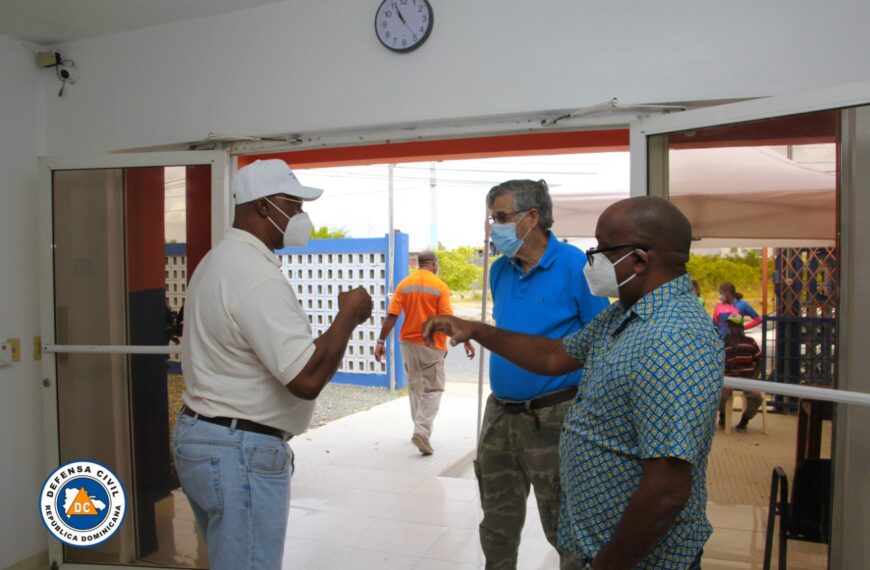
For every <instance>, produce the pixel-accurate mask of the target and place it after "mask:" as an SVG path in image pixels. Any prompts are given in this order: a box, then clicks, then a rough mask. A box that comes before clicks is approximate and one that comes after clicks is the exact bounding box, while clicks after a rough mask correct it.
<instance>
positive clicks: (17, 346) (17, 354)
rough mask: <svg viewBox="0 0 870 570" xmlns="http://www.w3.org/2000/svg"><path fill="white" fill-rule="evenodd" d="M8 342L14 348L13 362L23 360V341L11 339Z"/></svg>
mask: <svg viewBox="0 0 870 570" xmlns="http://www.w3.org/2000/svg"><path fill="white" fill-rule="evenodd" d="M7 342H8V343H9V346H11V347H12V362H19V361H20V360H21V339H19V338H10V339H7Z"/></svg>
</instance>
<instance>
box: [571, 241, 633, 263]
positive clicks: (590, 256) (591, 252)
mask: <svg viewBox="0 0 870 570" xmlns="http://www.w3.org/2000/svg"><path fill="white" fill-rule="evenodd" d="M625 247H630V248H632V249H639V250H641V251H649V248H648V247H647V246H645V245H637V244H636V243H624V244H621V245H611V246H608V247H590V248H589V249H587V250H586V263H588V264H589V265H592V263H593V260H594V259H595V254H596V253H606V252H608V251H616V250H617V249H622V248H625Z"/></svg>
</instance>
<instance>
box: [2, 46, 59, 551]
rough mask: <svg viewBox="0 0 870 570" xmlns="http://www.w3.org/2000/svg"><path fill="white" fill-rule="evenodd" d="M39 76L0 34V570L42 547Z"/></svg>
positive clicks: (20, 49)
mask: <svg viewBox="0 0 870 570" xmlns="http://www.w3.org/2000/svg"><path fill="white" fill-rule="evenodd" d="M42 92H43V86H42V77H41V76H40V72H39V70H38V69H37V68H36V66H35V64H34V60H33V54H32V53H30V52H29V51H27V50H26V49H24V47H22V46H21V44H20V42H18V41H17V40H14V39H12V38H9V37H7V36H3V35H0V337H2V338H9V337H18V338H20V339H21V348H22V357H21V361H20V362H17V363H15V364H13V365H11V366H9V367H3V368H0V465H2V468H0V489H3V500H2V506H0V568H5V567H6V566H9V565H11V564H13V563H15V562H19V561H21V560H25V559H29V558H31V557H32V556H34V555H36V554H38V553H39V552H40V551H43V550H45V549H46V546H47V544H48V542H47V535H46V532H45V530H44V528H43V525H42V522H41V521H40V520H39V511H38V509H37V508H36V497H37V496H38V494H39V488H40V486H41V485H42V481H43V479H44V478H45V475H46V473H45V454H44V453H45V452H44V447H43V426H42V389H43V388H42V385H41V376H40V367H39V366H38V364H39V363H38V362H35V361H34V359H33V337H34V336H35V335H38V334H39V286H38V283H39V282H38V279H37V253H38V252H37V232H36V226H37V213H36V157H37V156H38V155H39V154H42V153H43V152H44V130H43V120H42V117H43V107H44V104H43V97H42Z"/></svg>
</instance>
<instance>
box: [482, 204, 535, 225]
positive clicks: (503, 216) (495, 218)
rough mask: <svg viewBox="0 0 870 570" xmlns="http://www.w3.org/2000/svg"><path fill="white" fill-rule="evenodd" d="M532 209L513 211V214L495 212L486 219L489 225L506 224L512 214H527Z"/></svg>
mask: <svg viewBox="0 0 870 570" xmlns="http://www.w3.org/2000/svg"><path fill="white" fill-rule="evenodd" d="M532 209H533V208H526V209H525V210H515V211H513V212H496V213H495V214H493V215H491V216H489V217H488V218H487V219H488V220H489V222H490V223H491V224H506V223H507V221H508V219H510V216H513V215H514V214H522V213H523V212H528V211H529V210H532Z"/></svg>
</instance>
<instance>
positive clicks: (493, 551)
mask: <svg viewBox="0 0 870 570" xmlns="http://www.w3.org/2000/svg"><path fill="white" fill-rule="evenodd" d="M570 405H571V401H570V400H569V401H567V402H562V403H560V404H556V405H553V406H550V407H547V408H542V409H539V410H535V411H534V413H535V414H537V416H538V421H539V425H537V424H536V421H535V417H534V416H533V415H532V414H531V413H528V412H524V413H519V414H518V413H510V412H507V411H505V409H504V408H503V407H502V406H501V405H500V404H498V403H497V402H496V401H495V400H493V398H492V397H491V396H490V398H489V399H488V400H487V402H486V411H485V412H484V415H483V425H482V426H481V430H480V441H479V442H478V447H477V460H476V461H475V462H474V472H475V475H476V476H477V481H478V484H479V486H480V503H481V507H482V508H483V520H482V521H481V523H480V545H481V548H482V549H483V554H484V555H485V556H486V568H487V570H508V569H513V568H516V567H517V551H518V549H519V546H520V535H521V533H522V530H523V524H524V523H525V520H526V500H527V499H528V496H529V487H530V486H531V487H532V488H534V491H535V499H536V501H537V504H538V512H539V513H540V515H541V526H542V527H543V529H544V534H545V535H546V536H547V540H548V541H549V542H550V544H552V545H553V546H554V547H555V546H556V528H557V525H558V520H559V502H560V498H561V488H560V486H559V435H560V433H561V431H562V420H563V419H564V417H565V412H566V411H567V410H568V406H570ZM557 550H559V556H560V559H561V564H560V567H561V568H563V569H566V568H582V567H583V564H582V561H581V560H580V559H579V558H577V557H575V556H574V555H573V554H570V553H568V552H564V551H562V550H560V549H558V548H557Z"/></svg>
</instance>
